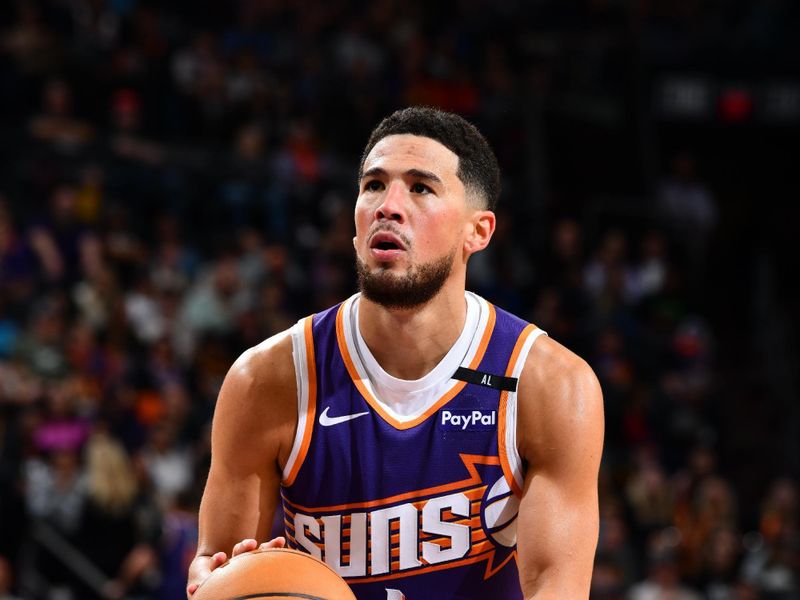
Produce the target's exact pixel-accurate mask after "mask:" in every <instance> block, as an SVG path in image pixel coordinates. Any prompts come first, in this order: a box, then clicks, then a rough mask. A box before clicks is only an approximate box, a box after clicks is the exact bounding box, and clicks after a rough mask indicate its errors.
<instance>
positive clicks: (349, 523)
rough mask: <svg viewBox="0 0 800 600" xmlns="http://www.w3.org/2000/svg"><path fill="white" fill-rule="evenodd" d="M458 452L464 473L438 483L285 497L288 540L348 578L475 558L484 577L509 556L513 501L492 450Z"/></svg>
mask: <svg viewBox="0 0 800 600" xmlns="http://www.w3.org/2000/svg"><path fill="white" fill-rule="evenodd" d="M460 456H461V460H462V461H463V463H464V467H465V468H466V472H467V475H468V476H467V477H466V478H464V479H462V480H460V481H456V482H453V483H450V484H446V485H442V486H437V487H433V488H427V489H423V490H418V491H416V492H410V493H407V494H401V495H398V496H392V497H389V498H383V499H380V500H374V501H370V502H363V503H358V504H348V505H340V506H328V507H305V506H299V505H297V504H293V503H291V502H289V501H288V500H287V499H286V498H285V497H284V512H285V515H286V518H285V525H286V534H287V539H288V543H289V546H290V547H293V548H297V549H300V550H305V551H306V552H308V553H310V554H311V555H313V556H316V557H317V558H319V559H321V560H324V561H325V562H326V563H328V564H329V565H330V566H331V567H333V568H334V569H335V570H336V571H337V572H338V573H339V574H340V575H341V576H342V577H344V578H345V579H347V581H348V583H351V584H354V583H358V582H359V581H380V580H384V579H393V578H397V577H406V576H409V575H412V574H416V573H423V572H428V571H434V570H440V569H450V568H456V567H460V566H463V565H467V564H475V563H480V562H485V563H486V568H485V572H484V577H485V578H489V577H491V576H492V575H493V574H494V573H496V572H497V571H499V570H500V569H501V568H502V567H503V566H505V564H506V563H507V562H508V561H509V560H511V559H512V558H513V557H514V555H515V547H516V524H517V523H516V517H517V512H518V510H519V500H518V498H517V497H516V496H515V495H514V494H513V492H512V491H511V489H510V488H509V485H508V483H507V482H506V480H505V478H504V477H503V474H502V469H501V467H500V461H499V459H498V458H497V457H488V456H477V455H470V454H461V455H460Z"/></svg>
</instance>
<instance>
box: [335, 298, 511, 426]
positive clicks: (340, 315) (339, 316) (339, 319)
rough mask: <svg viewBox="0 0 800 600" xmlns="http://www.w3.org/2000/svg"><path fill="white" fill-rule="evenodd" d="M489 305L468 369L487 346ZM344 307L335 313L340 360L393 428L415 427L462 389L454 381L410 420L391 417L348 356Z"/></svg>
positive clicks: (491, 324) (461, 384)
mask: <svg viewBox="0 0 800 600" xmlns="http://www.w3.org/2000/svg"><path fill="white" fill-rule="evenodd" d="M486 304H487V305H488V306H489V320H488V321H487V323H486V329H485V330H484V331H483V336H482V337H481V342H480V345H479V346H478V350H477V352H476V353H475V356H474V357H473V359H472V361H471V362H470V364H469V368H470V369H476V368H477V367H478V365H479V364H480V363H481V361H482V360H483V356H484V354H486V348H487V347H488V346H489V340H490V339H491V337H492V332H493V331H494V323H495V318H496V314H495V309H494V305H492V304H491V303H490V302H487V303H486ZM344 307H345V304H344V303H343V304H342V305H341V306H340V307H339V310H338V312H337V313H336V340H337V342H338V343H339V353H340V354H341V355H342V360H343V361H344V365H345V367H346V368H347V372H348V373H349V375H350V379H352V381H353V384H354V385H355V386H356V388H357V389H358V391H359V392H361V395H362V396H363V397H364V400H366V401H367V403H368V404H369V405H370V406H371V407H372V408H373V410H374V411H375V412H377V413H378V414H379V415H380V416H381V418H382V419H383V420H384V421H386V422H387V423H388V424H389V425H391V426H392V427H394V428H395V429H400V430H405V429H411V428H412V427H416V426H417V425H419V424H420V423H422V422H423V421H425V420H426V419H427V418H428V417H430V416H431V415H433V414H435V413H436V411H438V410H439V409H440V408H442V406H444V405H445V404H447V403H448V402H449V401H450V400H452V399H453V398H455V397H456V395H458V393H459V392H461V390H463V389H464V386H466V385H467V382H465V381H459V382H458V383H456V384H455V385H454V386H453V387H452V388H451V389H450V390H449V391H448V392H447V393H445V394H444V395H443V396H442V397H441V398H439V399H438V400H437V401H436V402H434V403H433V405H432V406H431V407H430V408H429V409H428V410H426V411H425V412H423V413H422V414H421V415H419V416H418V417H416V418H415V419H412V420H410V421H398V420H397V419H395V418H394V417H392V416H391V415H390V414H389V413H388V412H387V411H386V410H385V409H384V408H383V407H382V406H381V403H380V402H378V399H377V398H375V396H373V395H372V393H371V392H370V391H369V389H367V386H366V385H364V382H363V381H362V380H361V377H360V376H359V374H358V370H357V369H356V366H355V363H354V362H353V358H352V357H351V356H350V351H349V350H348V348H347V341H346V339H345V333H344Z"/></svg>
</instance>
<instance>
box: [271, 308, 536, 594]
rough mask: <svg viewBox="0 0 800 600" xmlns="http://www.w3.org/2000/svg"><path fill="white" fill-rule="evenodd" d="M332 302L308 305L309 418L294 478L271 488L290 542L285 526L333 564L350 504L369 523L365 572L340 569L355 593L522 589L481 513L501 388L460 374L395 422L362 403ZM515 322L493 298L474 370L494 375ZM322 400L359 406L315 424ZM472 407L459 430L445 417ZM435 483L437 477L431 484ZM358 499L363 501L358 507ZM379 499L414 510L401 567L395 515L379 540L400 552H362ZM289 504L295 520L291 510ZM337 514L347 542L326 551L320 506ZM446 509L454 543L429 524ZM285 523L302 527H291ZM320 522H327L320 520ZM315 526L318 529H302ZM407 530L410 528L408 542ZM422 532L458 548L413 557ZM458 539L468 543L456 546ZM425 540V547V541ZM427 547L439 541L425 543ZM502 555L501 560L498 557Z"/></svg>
mask: <svg viewBox="0 0 800 600" xmlns="http://www.w3.org/2000/svg"><path fill="white" fill-rule="evenodd" d="M337 309H338V307H333V308H331V309H329V310H327V311H325V312H324V313H321V314H319V315H316V316H315V317H314V320H313V335H314V348H315V360H316V370H317V398H316V415H317V421H316V422H315V423H314V429H313V434H312V438H311V443H310V446H309V450H308V453H307V455H306V457H305V461H304V462H303V464H302V466H301V467H300V470H299V472H298V474H297V477H296V479H295V481H294V482H293V484H292V485H291V486H289V487H285V488H283V490H282V494H283V500H284V509H285V512H286V533H287V540H288V542H289V546H290V547H293V548H297V549H300V550H306V551H308V548H307V547H306V548H304V547H303V543H302V542H301V541H298V539H297V537H296V536H295V534H296V533H298V534H299V535H300V536H304V537H305V538H306V541H305V543H306V544H311V543H315V544H316V545H317V546H318V547H319V548H320V551H319V553H320V556H321V558H323V559H324V560H326V561H327V562H328V563H329V564H330V563H336V562H337V560H340V561H341V565H343V566H347V565H348V564H349V560H350V557H349V556H348V555H349V553H350V552H353V551H354V550H353V548H355V547H356V545H357V544H356V543H355V542H353V540H352V539H351V537H350V536H351V524H352V523H354V521H356V520H358V519H360V518H364V517H363V516H359V515H358V513H367V514H368V516H367V517H366V522H367V523H368V529H367V531H368V533H366V534H365V537H366V538H367V539H368V541H367V550H366V558H365V559H363V561H362V562H364V563H365V564H366V567H365V569H366V573H367V574H366V575H365V576H347V574H345V578H346V579H347V581H348V583H350V584H351V586H352V588H353V591H354V593H355V594H356V596H357V597H358V598H359V599H360V600H367V599H369V600H373V599H374V600H378V599H380V600H386V599H387V597H391V596H388V594H389V592H387V589H390V590H391V589H394V590H399V591H400V592H402V594H404V596H405V598H407V599H416V598H439V599H446V598H454V599H455V598H463V599H471V598H475V599H478V598H504V599H509V600H513V599H515V598H521V597H522V595H521V592H520V589H519V581H518V573H517V566H516V560H515V556H512V553H513V552H514V550H515V546H513V547H510V548H509V547H506V546H504V545H502V544H501V543H496V542H495V541H494V540H493V538H492V533H494V532H495V530H496V529H499V528H495V529H489V528H488V526H487V523H486V514H485V509H486V506H487V504H488V498H487V497H488V495H489V492H490V490H492V486H494V485H495V484H497V487H495V488H494V489H495V490H497V489H499V487H502V482H500V483H498V481H499V480H500V479H502V477H503V473H502V469H501V467H500V464H499V460H498V436H497V422H498V419H497V417H498V416H499V412H498V403H499V400H500V392H499V391H498V390H496V389H492V388H488V387H483V386H480V385H475V384H466V386H465V387H464V389H463V390H461V392H460V393H458V394H457V395H456V396H455V397H454V398H452V399H451V400H450V401H449V402H447V403H446V404H445V405H444V406H443V407H441V408H440V409H439V410H437V411H436V412H435V413H433V414H431V415H429V416H428V417H427V418H426V419H425V420H424V421H422V422H421V423H419V424H418V425H416V426H414V427H412V428H409V429H405V430H401V429H397V428H395V427H394V426H393V425H391V424H389V423H388V422H386V421H385V420H384V419H383V418H382V417H381V416H380V415H379V414H378V413H377V412H376V411H374V410H373V409H372V407H371V406H370V405H369V404H368V403H367V401H366V400H365V399H364V398H363V396H362V395H361V393H360V392H359V391H358V389H357V388H356V386H355V385H354V383H353V382H352V380H351V378H350V376H349V374H348V372H347V369H346V368H345V365H344V361H343V359H342V356H341V354H340V351H339V347H338V343H337V339H336V312H337ZM525 326H526V323H525V322H523V321H522V320H520V319H518V318H516V317H514V316H513V315H511V314H509V313H506V312H504V311H502V310H499V309H497V311H496V322H495V326H494V330H493V332H492V336H491V340H490V342H489V345H488V347H487V350H486V353H485V355H484V357H483V360H482V361H481V363H480V365H479V366H478V370H480V371H483V372H487V373H491V374H497V375H503V374H504V373H505V371H506V368H507V365H508V362H509V359H510V357H511V353H512V351H513V348H514V345H515V343H516V341H517V338H518V337H519V335H520V333H521V332H522V330H523V329H524V327H525ZM465 366H466V365H465ZM326 408H328V410H329V415H331V416H337V415H353V414H356V413H361V412H368V413H369V414H367V415H365V416H362V417H359V418H356V419H352V420H349V421H346V422H342V423H338V424H336V425H334V426H327V427H323V426H322V425H320V423H319V415H320V414H321V413H322V412H323V411H324V410H325V409H326ZM444 411H449V417H450V419H449V420H448V419H444V420H445V421H446V422H445V423H443V412H444ZM472 414H476V415H479V417H478V418H477V419H476V420H475V421H476V422H475V423H471V422H467V421H465V422H466V423H467V424H466V426H465V427H464V428H463V429H462V428H456V427H453V426H452V418H451V417H452V416H453V415H461V416H462V417H465V416H469V415H472ZM481 417H482V422H481ZM465 456H466V458H465ZM472 457H475V458H472ZM443 486H447V487H444V489H442V487H443ZM431 488H439V489H437V490H432V489H431ZM424 490H427V491H424ZM462 495H463V496H466V497H467V498H468V499H469V500H470V502H469V515H468V516H467V515H464V516H462V517H457V516H453V515H452V514H451V513H450V512H448V511H447V508H448V506H450V504H453V503H455V504H458V503H459V502H465V501H466V500H464V499H463V498H461V496H462ZM510 495H511V494H510V492H508V490H507V488H506V491H505V493H503V494H499V495H498V494H497V493H496V494H495V497H494V498H493V499H492V500H493V501H494V502H497V501H498V500H503V499H504V498H507V497H508V496H510ZM398 496H399V497H398ZM393 497H394V498H393ZM437 498H438V499H439V500H436V499H437ZM432 500H434V501H435V502H434V504H435V505H436V506H437V507H438V506H440V505H444V507H445V508H444V509H441V508H438V509H437V510H438V512H436V511H434V510H432V509H427V512H426V509H425V506H426V505H427V503H428V502H429V501H432ZM364 503H369V505H368V506H364ZM434 504H432V506H433V505H434ZM341 505H348V506H344V507H343V506H341ZM350 505H356V506H350ZM402 505H409V506H402ZM334 507H336V508H334ZM412 507H413V508H412ZM383 509H389V512H391V514H392V515H395V512H394V511H400V510H401V509H402V510H405V511H407V514H405V516H406V517H408V519H407V520H406V523H411V522H412V519H414V518H416V520H417V525H418V526H417V527H416V532H414V531H413V529H414V528H413V527H412V528H411V535H410V536H409V529H408V528H407V529H406V530H404V533H403V537H405V538H408V537H411V541H410V542H409V541H408V540H407V539H406V545H405V549H406V550H407V551H408V552H407V553H406V554H405V561H406V562H405V566H403V564H401V563H402V560H403V554H402V553H403V550H402V549H399V546H400V537H401V536H400V535H398V532H397V529H398V527H399V524H400V522H401V521H400V519H392V520H390V521H389V522H390V523H391V524H392V525H393V526H394V527H393V528H392V529H391V534H392V536H391V538H390V544H389V545H390V548H391V550H392V551H394V553H398V552H399V553H400V557H397V556H394V555H393V558H392V559H391V560H390V561H389V563H388V565H385V566H384V568H383V569H381V567H380V566H377V567H376V564H378V563H375V562H374V560H375V557H374V556H373V552H376V556H377V555H378V554H380V551H379V550H376V548H380V549H382V548H383V546H379V545H378V546H376V544H377V543H378V542H376V536H378V535H379V531H383V530H381V529H380V528H381V524H382V525H383V526H384V528H385V527H386V524H385V522H383V521H376V514H374V513H375V511H380V510H383ZM414 510H416V511H417V512H416V516H414ZM461 510H462V511H463V510H464V509H463V508H462V509H461ZM453 512H455V510H454V511H453ZM462 514H463V512H462ZM298 515H299V516H300V517H299V518H302V519H306V520H305V521H297V520H296V519H298ZM337 515H341V516H342V517H341V521H334V523H340V524H341V543H342V544H345V543H347V542H350V549H349V550H347V549H346V547H345V546H342V549H341V550H339V552H341V558H338V557H335V556H334V557H331V556H328V552H326V551H325V549H324V538H325V535H326V533H325V527H326V522H325V521H324V520H323V517H328V518H329V519H330V518H334V519H338V518H339V517H338V516H337ZM348 515H353V516H350V517H348ZM409 515H411V516H409ZM308 518H313V520H315V522H316V525H314V524H313V523H312V524H311V526H310V528H309V526H307V525H306V524H304V523H308ZM384 518H386V517H384ZM514 518H515V516H513V515H512V518H510V519H509V520H508V523H512V522H513V521H514ZM426 519H427V521H426ZM467 519H469V520H467ZM456 520H459V521H460V523H461V524H462V529H461V531H460V532H457V533H456V535H457V536H461V537H460V538H459V539H460V540H461V544H460V545H458V546H457V547H456V541H455V539H456V538H452V537H448V535H447V534H445V535H441V534H442V531H441V530H439V529H438V528H439V526H440V524H441V522H453V521H456ZM376 523H377V524H376ZM296 524H297V525H298V527H301V528H302V529H303V531H301V532H296V531H295V525H296ZM431 524H433V526H431ZM464 524H467V525H468V526H469V528H470V536H469V541H468V542H467V541H465V539H464V538H465V537H466V536H465V535H464V534H465V530H464V529H463V527H464ZM327 526H328V527H332V526H334V525H333V523H331V522H330V521H328V523H327ZM317 527H319V537H317V536H315V535H314V531H313V530H315V529H316V528H317ZM426 527H427V529H426ZM450 527H451V528H450V530H449V531H452V527H453V526H452V525H451V526H450ZM430 529H433V530H434V531H433V532H432V531H430ZM445 529H446V530H447V526H445ZM435 534H438V535H435ZM414 535H416V536H417V538H416V541H417V543H416V544H415V543H414ZM308 540H310V541H308ZM433 540H436V541H433ZM484 540H485V541H484ZM426 541H431V542H432V543H436V544H438V547H439V548H442V549H447V548H448V547H451V546H452V547H454V548H455V549H454V550H453V552H455V551H456V550H457V549H460V548H464V550H465V551H464V552H460V551H459V552H458V553H457V556H455V557H453V558H452V559H450V560H441V562H436V563H434V564H430V565H428V564H424V561H423V551H422V548H423V544H422V542H426ZM467 543H468V544H469V548H466V547H465V544H467ZM331 545H332V544H331ZM430 545H431V544H428V546H429V547H428V552H431V548H430ZM409 549H410V550H409ZM433 551H434V552H439V551H438V550H437V549H436V548H434V550H433ZM428 556H430V554H429V555H428ZM434 556H438V555H437V554H435V555H434ZM409 561H411V562H410V563H409ZM418 563H421V564H418ZM504 563H505V566H503V567H502V568H499V566H500V565H502V564H504ZM359 564H361V563H359ZM333 566H334V567H335V566H336V565H335V564H334V565H333ZM494 569H497V572H495V573H493V574H492V575H491V576H489V577H488V578H487V577H486V575H487V573H489V572H490V571H492V570H494ZM376 571H377V574H376ZM397 597H399V596H397Z"/></svg>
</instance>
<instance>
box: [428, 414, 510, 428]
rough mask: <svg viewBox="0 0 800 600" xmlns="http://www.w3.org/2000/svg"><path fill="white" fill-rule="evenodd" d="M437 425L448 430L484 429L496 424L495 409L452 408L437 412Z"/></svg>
mask: <svg viewBox="0 0 800 600" xmlns="http://www.w3.org/2000/svg"><path fill="white" fill-rule="evenodd" d="M439 425H440V426H441V427H442V428H443V429H447V430H449V431H453V430H457V431H485V430H487V429H493V428H494V427H495V426H496V425H497V411H496V410H480V409H472V410H468V409H452V410H442V411H440V412H439Z"/></svg>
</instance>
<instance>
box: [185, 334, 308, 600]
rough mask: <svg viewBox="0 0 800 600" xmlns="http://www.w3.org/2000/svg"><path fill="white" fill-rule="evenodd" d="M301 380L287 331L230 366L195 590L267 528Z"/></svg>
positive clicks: (217, 423) (216, 429) (214, 441)
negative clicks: (298, 383) (295, 367)
mask: <svg viewBox="0 0 800 600" xmlns="http://www.w3.org/2000/svg"><path fill="white" fill-rule="evenodd" d="M296 387H297V384H296V380H295V373H294V366H293V362H292V341H291V336H290V335H289V333H288V332H284V333H281V334H278V335H276V336H274V337H272V338H270V339H268V340H266V341H265V342H263V343H261V344H259V345H258V346H256V347H254V348H251V349H250V350H248V351H246V352H245V353H244V354H242V356H240V357H239V358H238V359H237V360H236V362H235V363H234V364H233V366H232V367H231V368H230V370H229V371H228V374H227V375H226V377H225V381H224V382H223V384H222V388H221V390H220V393H219V398H218V400H217V405H216V409H215V412H214V421H213V425H212V432H211V467H210V469H209V475H208V481H207V482H206V488H205V492H204V493H203V500H202V503H201V505H200V514H199V540H198V547H197V556H196V557H195V559H194V561H193V562H192V565H191V567H190V569H189V582H188V586H187V593H188V594H189V595H190V596H191V594H193V593H194V591H195V590H196V589H197V586H198V585H199V584H200V583H201V582H202V581H203V580H204V579H205V578H206V577H207V576H208V575H209V574H210V572H211V571H212V570H214V569H215V568H217V567H218V566H219V565H221V564H223V563H224V562H225V561H226V560H227V559H228V556H229V555H228V552H230V553H231V556H235V555H237V554H240V553H242V552H247V551H250V550H254V549H255V548H257V547H258V545H259V542H263V541H264V540H265V539H266V537H267V536H268V535H269V531H270V527H271V525H272V520H273V517H274V512H275V507H276V504H277V500H278V488H279V486H280V480H281V465H284V464H285V463H286V461H287V459H288V456H289V452H290V451H291V445H292V440H293V437H294V429H295V426H296V421H297V400H296V398H297V392H296ZM269 545H270V546H282V545H283V540H282V539H280V538H279V539H278V540H273V541H271V542H270V543H269Z"/></svg>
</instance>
